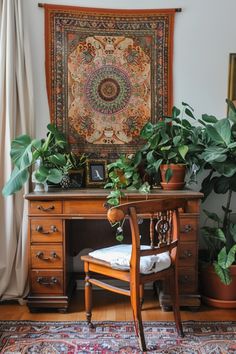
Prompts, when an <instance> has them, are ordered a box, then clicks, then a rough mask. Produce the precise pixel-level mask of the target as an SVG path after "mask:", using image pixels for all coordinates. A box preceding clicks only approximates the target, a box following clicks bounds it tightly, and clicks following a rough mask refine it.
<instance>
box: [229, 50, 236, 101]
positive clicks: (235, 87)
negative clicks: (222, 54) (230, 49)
mask: <svg viewBox="0 0 236 354" xmlns="http://www.w3.org/2000/svg"><path fill="white" fill-rule="evenodd" d="M228 98H229V99H230V100H231V101H232V102H233V103H234V105H235V106H236V53H230V55H229V79H228Z"/></svg>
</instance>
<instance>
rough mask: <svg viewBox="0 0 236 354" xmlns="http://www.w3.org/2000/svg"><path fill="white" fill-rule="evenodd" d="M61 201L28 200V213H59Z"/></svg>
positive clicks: (60, 211)
mask: <svg viewBox="0 0 236 354" xmlns="http://www.w3.org/2000/svg"><path fill="white" fill-rule="evenodd" d="M61 213H62V202H61V201H60V200H47V201H41V200H38V201H30V206H29V214H37V215H39V214H42V215H48V214H61Z"/></svg>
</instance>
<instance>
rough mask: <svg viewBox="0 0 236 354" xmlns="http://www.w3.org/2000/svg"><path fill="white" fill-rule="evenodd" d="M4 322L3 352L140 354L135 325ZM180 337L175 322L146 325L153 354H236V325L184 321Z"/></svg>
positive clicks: (0, 333)
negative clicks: (183, 333) (182, 336)
mask: <svg viewBox="0 0 236 354" xmlns="http://www.w3.org/2000/svg"><path fill="white" fill-rule="evenodd" d="M94 324H95V325H96V328H95V329H94V330H89V329H88V328H87V326H86V324H85V322H32V321H19V322H18V321H1V322H0V353H14V354H18V353H34V354H36V353H40V354H57V353H65V354H72V353H101V354H108V353H140V351H139V349H138V342H137V338H136V336H135V333H134V327H133V324H132V322H94ZM183 326H184V332H185V337H184V338H178V336H177V335H176V331H175V326H174V324H173V322H144V330H145V337H146V342H147V347H148V351H149V352H151V353H171V354H174V353H182V354H200V353H201V354H203V353H204V354H206V353H207V354H221V353H222V354H223V353H227V354H230V353H231V354H233V353H236V322H197V321H188V322H183Z"/></svg>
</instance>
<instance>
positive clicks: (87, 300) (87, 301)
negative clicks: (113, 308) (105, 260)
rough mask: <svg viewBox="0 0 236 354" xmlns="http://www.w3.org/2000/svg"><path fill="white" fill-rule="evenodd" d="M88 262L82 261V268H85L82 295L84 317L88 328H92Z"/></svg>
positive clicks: (90, 285)
mask: <svg viewBox="0 0 236 354" xmlns="http://www.w3.org/2000/svg"><path fill="white" fill-rule="evenodd" d="M88 268H89V267H88V263H87V262H85V263H84V270H85V288H84V295H85V311H86V319H87V324H88V326H89V327H90V328H93V327H94V326H93V324H92V322H91V318H92V284H91V283H90V281H89V279H90V275H89V269H88Z"/></svg>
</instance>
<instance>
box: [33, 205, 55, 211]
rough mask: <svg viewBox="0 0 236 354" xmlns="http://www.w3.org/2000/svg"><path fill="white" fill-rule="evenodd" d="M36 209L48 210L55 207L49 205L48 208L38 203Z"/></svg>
mask: <svg viewBox="0 0 236 354" xmlns="http://www.w3.org/2000/svg"><path fill="white" fill-rule="evenodd" d="M37 209H39V210H42V211H49V210H53V209H55V206H54V205H51V206H49V207H48V208H44V207H43V206H42V205H38V206H37Z"/></svg>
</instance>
